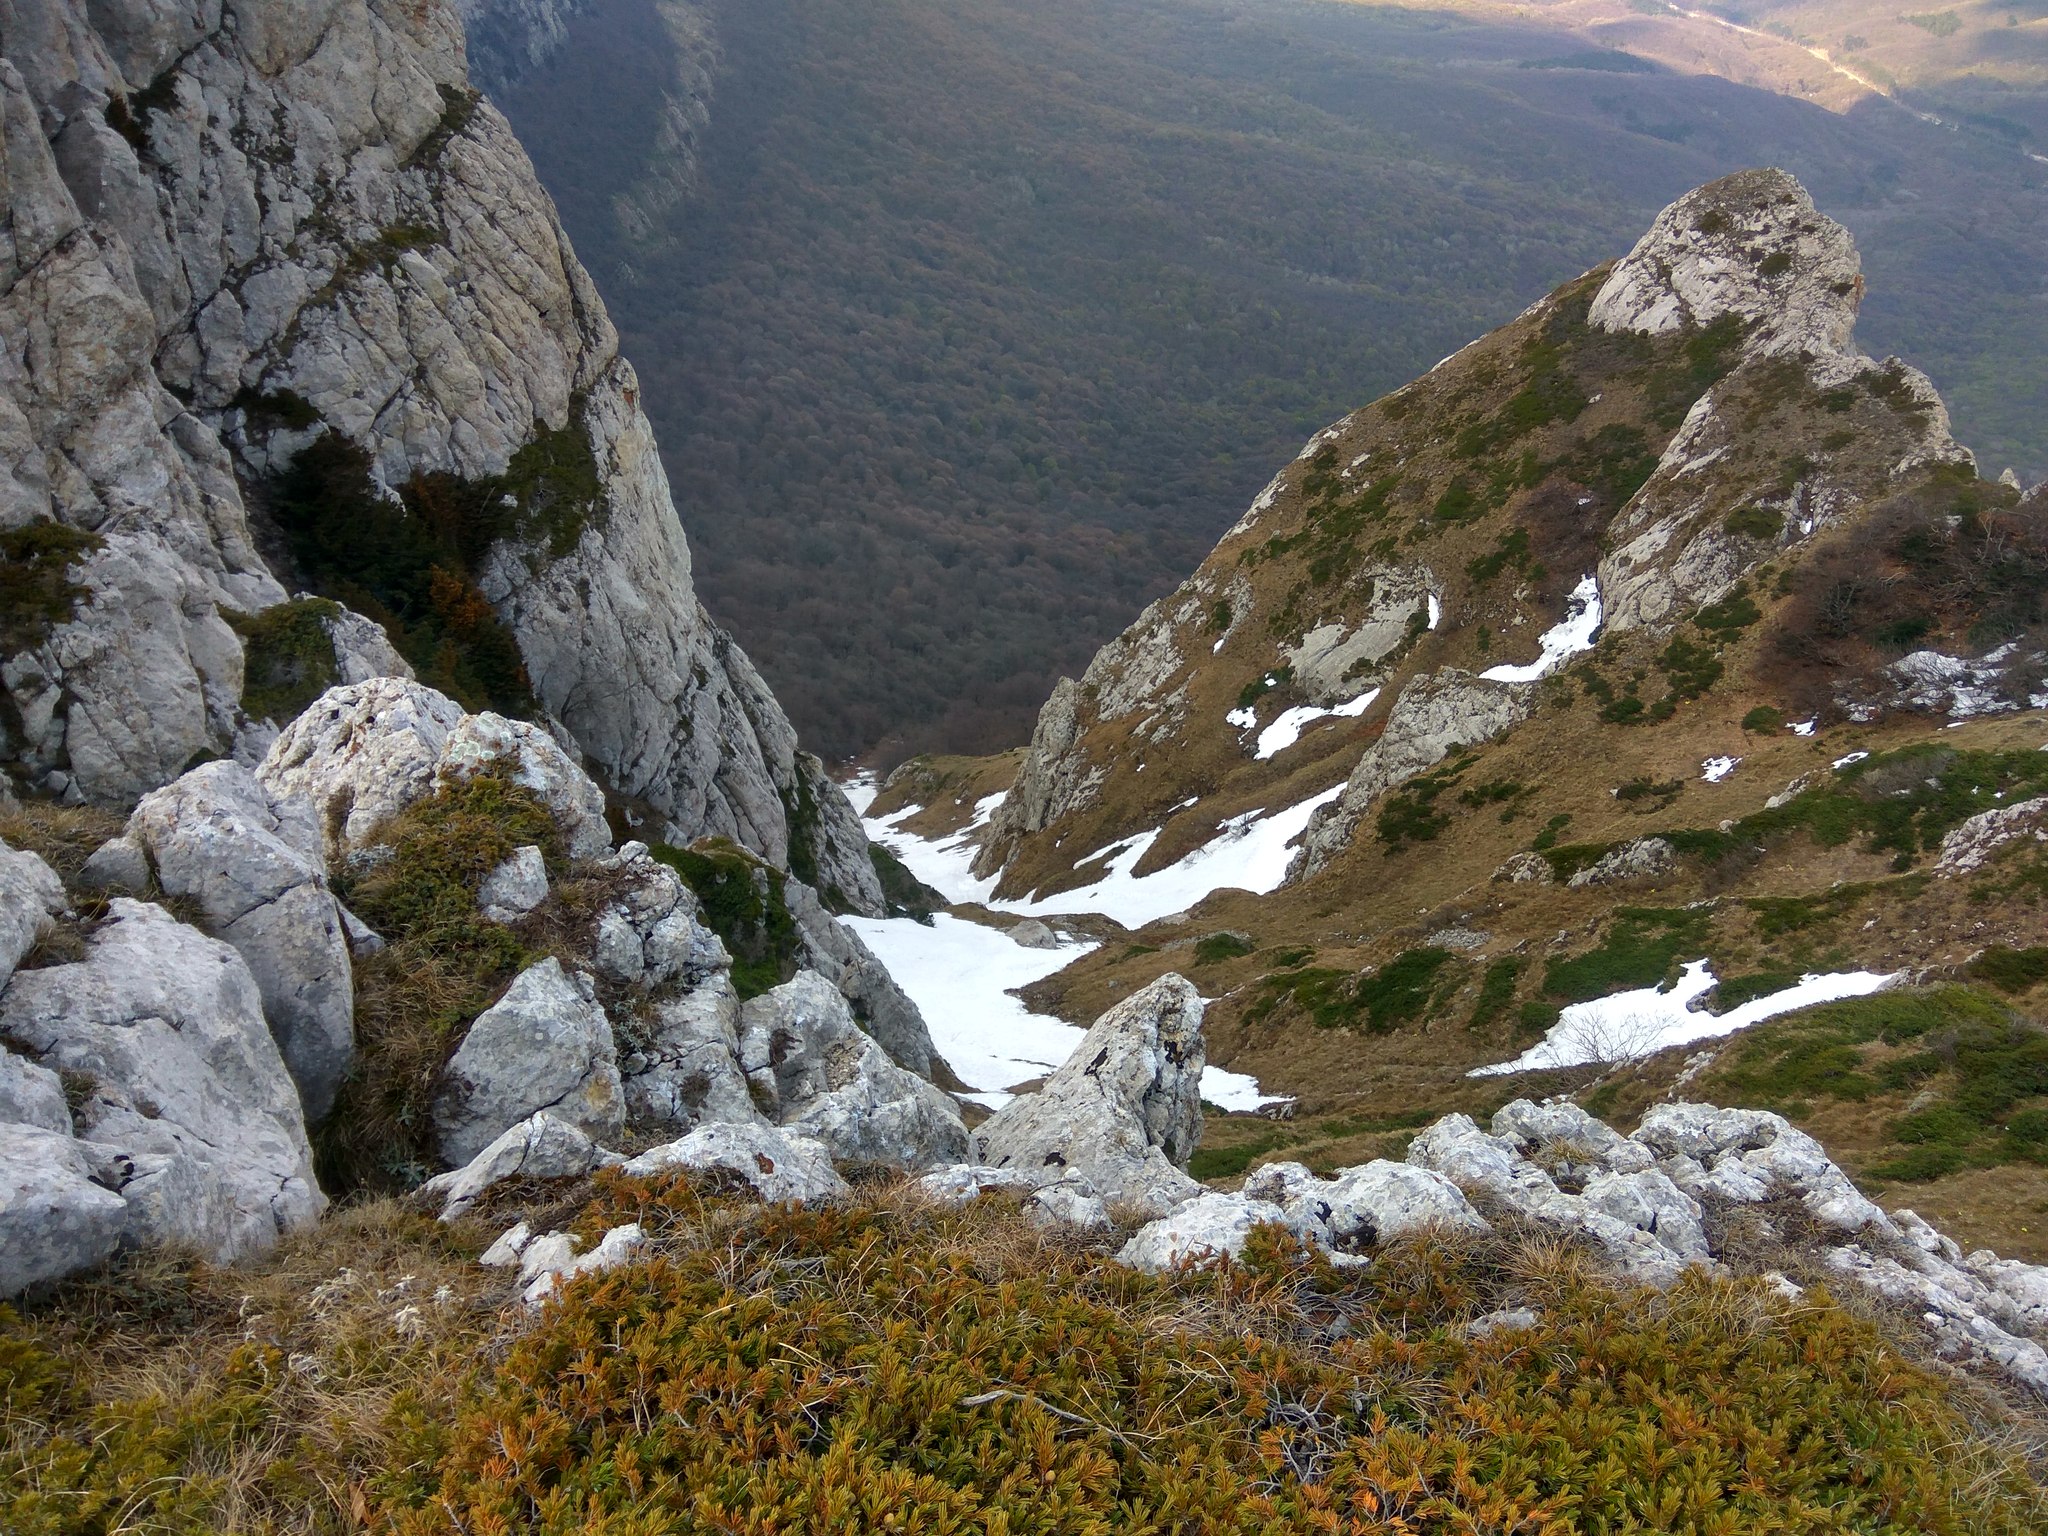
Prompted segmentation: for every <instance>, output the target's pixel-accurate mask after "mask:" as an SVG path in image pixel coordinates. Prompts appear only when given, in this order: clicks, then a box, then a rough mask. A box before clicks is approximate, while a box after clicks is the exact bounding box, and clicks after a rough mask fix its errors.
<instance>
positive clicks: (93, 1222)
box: [0, 1121, 128, 1296]
mask: <svg viewBox="0 0 2048 1536" xmlns="http://www.w3.org/2000/svg"><path fill="white" fill-rule="evenodd" d="M93 1171H94V1170H93V1165H92V1160H91V1159H90V1158H89V1157H88V1156H87V1154H86V1152H85V1149H84V1148H82V1147H81V1146H80V1145H79V1144H78V1143H77V1142H75V1141H73V1140H72V1139H71V1136H70V1134H69V1133H68V1132H64V1131H53V1130H49V1129H46V1128H44V1127H42V1126H39V1125H16V1124H11V1123H8V1122H6V1121H0V1296H17V1295H19V1294H20V1293H21V1292H23V1291H25V1290H27V1289H28V1288H29V1287H30V1286H32V1285H43V1284H47V1283H48V1282H50V1281H52V1280H61V1279H63V1278H64V1277H65V1276H66V1275H73V1274H77V1273H78V1272H79V1271H80V1270H84V1269H90V1268H92V1266H93V1265H95V1264H98V1263H101V1262H103V1261H104V1260H106V1259H108V1258H111V1257H112V1256H113V1254H114V1251H115V1250H116V1249H117V1248H118V1247H119V1246H120V1244H121V1239H122V1237H123V1236H124V1235H125V1233H126V1232H127V1230H128V1205H127V1202H126V1201H124V1200H123V1199H122V1198H121V1197H120V1196H119V1195H117V1194H115V1193H113V1192H112V1191H111V1190H107V1189H102V1188H101V1187H100V1186H99V1185H98V1184H97V1183H95V1182H94V1180H93Z"/></svg>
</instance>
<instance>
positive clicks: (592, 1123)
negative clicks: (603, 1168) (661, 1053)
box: [434, 955, 625, 1167]
mask: <svg viewBox="0 0 2048 1536" xmlns="http://www.w3.org/2000/svg"><path fill="white" fill-rule="evenodd" d="M543 1109H546V1110H552V1111H553V1112H554V1113H555V1114H556V1115H557V1116H559V1117H560V1118H561V1119H563V1120H565V1121H567V1122H568V1123H569V1124H571V1125H573V1126H576V1127H577V1128H578V1129H580V1130H581V1131H583V1132H584V1134H585V1135H587V1136H590V1137H591V1138H592V1139H594V1140H597V1141H611V1140H614V1139H616V1138H617V1136H618V1134H619V1132H620V1130H621V1129H622V1128H623V1126H624V1124H625V1098H624V1094H623V1091H622V1089H621V1085H620V1082H619V1065H618V1055H617V1052H616V1049H615V1048H614V1045H613V1041H612V1030H611V1021H610V1020H609V1019H608V1018H607V1017H606V1016H605V1011H604V1006H603V1005H602V1004H601V1003H599V1002H598V1000H597V992H596V989H595V988H594V987H593V985H592V984H591V979H590V977H589V976H587V975H585V974H583V973H582V972H570V971H566V970H564V969H563V968H562V963H561V961H559V960H557V959H555V958H554V957H553V956H552V955H551V956H549V957H548V958H547V959H545V960H542V961H540V962H539V963H538V964H535V965H531V966H528V967H527V968H526V969H525V970H524V971H521V972H520V973H519V975H518V976H517V977H516V978H514V980H513V982H512V985H511V987H509V988H508V989H507V990H506V993H505V995H504V996H503V997H502V998H500V999H499V1000H498V1001H497V1002H496V1003H494V1004H493V1005H492V1006H491V1007H489V1008H487V1009H485V1010H484V1011H483V1012H482V1013H481V1014H479V1015H478V1016H477V1019H476V1022H475V1023H473V1024H471V1025H470V1027H469V1033H468V1034H467V1035H465V1036H464V1037H463V1041H462V1044H461V1046H460V1047H459V1048H458V1049H457V1050H456V1052H455V1055H454V1056H453V1057H452V1058H451V1059H450V1060H449V1063H448V1065H447V1067H446V1069H445V1070H444V1071H443V1073H442V1080H441V1086H440V1088H439V1089H438V1090H437V1092H436V1094H435V1097H434V1128H435V1130H436V1132H437V1133H438V1135H439V1137H440V1144H441V1155H442V1156H443V1157H444V1158H446V1159H447V1160H448V1161H449V1162H450V1163H452V1164H454V1165H455V1166H457V1167H460V1166H462V1165H463V1164H465V1163H468V1162H469V1161H470V1160H471V1159H473V1158H474V1157H476V1156H477V1154H478V1153H480V1152H482V1151H483V1150H484V1149H485V1148H486V1147H488V1146H489V1145H490V1144H491V1143H492V1142H493V1141H495V1140H496V1139H497V1138H498V1137H499V1136H500V1135H502V1134H503V1133H504V1132H505V1131H507V1130H509V1129H510V1128H511V1127H513V1126H515V1125H517V1124H519V1123H520V1122H521V1121H523V1120H525V1119H527V1118H528V1117H529V1116H531V1115H534V1114H536V1113H538V1112H539V1111H541V1110H543Z"/></svg>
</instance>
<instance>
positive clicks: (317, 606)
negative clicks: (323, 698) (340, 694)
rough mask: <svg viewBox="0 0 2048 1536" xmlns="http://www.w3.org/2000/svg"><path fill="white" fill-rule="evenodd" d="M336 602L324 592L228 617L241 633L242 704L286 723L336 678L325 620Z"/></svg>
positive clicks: (336, 609) (336, 613)
mask: <svg viewBox="0 0 2048 1536" xmlns="http://www.w3.org/2000/svg"><path fill="white" fill-rule="evenodd" d="M340 615H341V609H340V606H339V605H338V604H336V603H333V602H330V601H329V600H328V599H326V598H324V597H308V598H300V599H297V600H295V601H292V602H288V603H278V604H276V605H275V606H274V607H270V608H265V609H264V610H262V611H261V612H260V613H253V614H236V615H233V616H231V617H230V618H229V620H228V622H229V623H230V624H232V625H233V626H234V628H235V630H236V632H237V633H238V634H240V635H241V637H242V708H243V709H245V710H246V711H248V713H249V715H250V717H251V718H252V719H256V720H271V721H275V722H276V723H277V724H279V725H283V724H286V723H287V722H289V721H291V720H293V719H294V718H296V717H297V716H298V714H299V713H300V711H302V710H304V709H305V707H306V706H307V705H308V704H311V703H312V702H313V701H314V700H315V699H317V698H319V697H320V695H321V694H323V693H325V692H326V691H327V690H328V689H329V688H332V687H333V686H334V685H335V683H336V682H337V681H339V680H340V676H341V674H340V671H339V670H338V668H337V666H336V664H335V660H334V640H333V637H332V636H331V635H330V634H329V633H328V630H327V626H328V624H329V623H330V622H331V621H332V620H334V619H336V618H339V617H340Z"/></svg>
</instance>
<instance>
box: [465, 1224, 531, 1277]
mask: <svg viewBox="0 0 2048 1536" xmlns="http://www.w3.org/2000/svg"><path fill="white" fill-rule="evenodd" d="M532 1241H533V1227H532V1226H531V1225H530V1224H529V1223H527V1222H524V1221H519V1222H514V1223H513V1224H512V1225H511V1226H509V1227H507V1228H506V1229H505V1230H504V1231H502V1232H500V1233H499V1234H498V1238H497V1241H496V1242H494V1243H492V1244H491V1246H490V1247H488V1248H486V1249H485V1250H484V1251H483V1252H482V1253H481V1254H480V1255H478V1257H477V1263H479V1264H481V1265H483V1266H484V1267H485V1268H486V1269H512V1268H515V1267H517V1265H518V1263H519V1260H520V1256H521V1255H523V1254H524V1253H525V1252H526V1247H527V1244H529V1243H531V1242H532Z"/></svg>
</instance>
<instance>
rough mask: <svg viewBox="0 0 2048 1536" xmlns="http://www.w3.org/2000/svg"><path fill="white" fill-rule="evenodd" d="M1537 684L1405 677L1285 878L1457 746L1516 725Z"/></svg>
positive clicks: (1458, 674) (1317, 860) (1437, 675)
mask: <svg viewBox="0 0 2048 1536" xmlns="http://www.w3.org/2000/svg"><path fill="white" fill-rule="evenodd" d="M1533 687H1534V685H1533V684H1528V683H1498V682H1493V681H1490V680H1489V679H1486V678H1483V677H1479V676H1477V675H1475V674H1474V673H1470V672H1464V671H1461V670H1459V669H1458V668H1456V667H1445V668H1443V669H1442V670H1441V671H1437V672H1426V673H1423V674H1422V675H1421V676H1419V677H1415V678H1412V679H1410V680H1409V682H1408V683H1407V685H1406V686H1405V687H1403V688H1402V690H1401V693H1400V697H1398V698H1397V699H1395V700H1394V707H1393V709H1392V710H1391V711H1390V712H1389V713H1388V715H1387V723H1386V727H1385V729H1384V730H1382V732H1381V733H1380V737H1379V739H1378V740H1377V741H1375V742H1374V743H1373V744H1372V745H1371V746H1369V747H1367V748H1366V749H1365V753H1364V755H1363V756H1362V757H1360V758H1359V760H1358V765H1357V766H1356V767H1355V768H1353V769H1352V770H1351V777H1350V778H1349V779H1347V780H1345V782H1344V792H1343V793H1342V794H1341V795H1339V796H1338V797H1337V799H1336V800H1335V801H1334V802H1333V803H1331V804H1330V805H1327V806H1325V807H1323V808H1322V809H1321V810H1320V811H1318V812H1317V813H1316V815H1315V818H1314V820H1312V821H1310V822H1309V825H1308V831H1307V832H1306V833H1304V834H1303V836H1302V844H1301V851H1300V852H1299V853H1297V854H1296V855H1295V857H1294V862H1293V864H1292V865H1290V866H1289V868H1288V871H1287V878H1288V880H1289V881H1298V880H1303V879H1306V878H1307V877H1308V876H1310V875H1312V874H1314V873H1315V872H1316V871H1317V870H1319V869H1321V868H1323V867H1324V866H1325V865H1326V864H1328V863H1329V862H1330V860H1331V859H1333V858H1335V857H1336V856H1337V855H1338V854H1339V853H1340V852H1342V851H1343V850H1344V849H1345V848H1348V847H1349V846H1350V845H1351V839H1352V837H1353V835H1354V834H1355V833H1356V832H1357V830H1358V826H1359V823H1360V822H1361V821H1363V820H1364V819H1365V817H1366V815H1367V814H1368V813H1369V812H1370V811H1371V809H1372V807H1373V806H1374V805H1375V804H1377V803H1378V801H1379V799H1380V797H1381V796H1383V795H1385V794H1386V793H1387V792H1388V791H1389V790H1392V789H1397V788H1399V787H1400V786H1401V785H1403V784H1405V783H1407V782H1408V780H1410V779H1412V778H1414V777H1415V776H1416V775H1417V774H1419V773H1424V772H1426V771H1428V770H1429V769H1431V768H1434V767H1435V766H1436V765H1437V764H1438V763H1440V762H1442V761H1443V760H1444V759H1445V758H1446V757H1448V756H1450V754H1451V753H1452V752H1453V751H1455V750H1457V749H1458V748H1459V747H1470V746H1477V745H1478V744H1479V743H1481V742H1484V741H1490V740H1491V739H1492V738H1493V737H1495V736H1498V735H1500V734H1501V733H1502V732H1503V731H1506V730H1509V729H1511V728H1512V727H1514V726H1516V725H1519V724H1521V722H1522V721H1523V719H1525V718H1526V717H1527V715H1528V713H1529V696H1530V694H1531V692H1532V690H1533Z"/></svg>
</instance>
